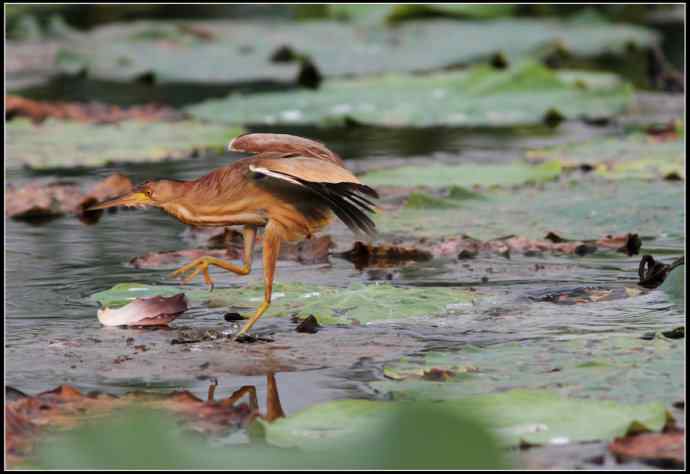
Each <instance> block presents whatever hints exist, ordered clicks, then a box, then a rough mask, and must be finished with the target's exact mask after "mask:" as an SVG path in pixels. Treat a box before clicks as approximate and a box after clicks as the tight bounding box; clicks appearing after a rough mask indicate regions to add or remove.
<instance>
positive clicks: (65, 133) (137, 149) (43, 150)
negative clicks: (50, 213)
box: [5, 119, 243, 169]
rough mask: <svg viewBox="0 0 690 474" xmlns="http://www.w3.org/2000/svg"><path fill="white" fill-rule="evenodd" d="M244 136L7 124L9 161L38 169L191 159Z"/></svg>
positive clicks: (208, 127)
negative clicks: (234, 138)
mask: <svg viewBox="0 0 690 474" xmlns="http://www.w3.org/2000/svg"><path fill="white" fill-rule="evenodd" d="M242 132H243V131H242V130H241V129H239V128H236V127H228V126H224V125H213V124H205V123H201V122H198V121H193V120H186V121H180V122H141V121H134V120H130V121H124V122H120V123H117V124H104V125H99V124H88V123H79V122H69V121H59V120H52V119H49V120H46V121H45V122H43V123H41V124H39V125H34V124H32V123H31V122H30V121H29V120H26V119H17V120H11V121H9V122H7V124H6V138H5V153H6V155H5V163H6V166H7V167H14V168H16V167H20V166H29V167H31V168H37V169H40V168H67V167H78V166H102V165H104V164H107V163H116V162H144V161H160V160H164V159H174V158H188V157H190V156H192V155H193V154H195V153H197V152H199V151H204V150H209V149H217V150H222V149H223V148H224V147H225V146H226V145H227V143H228V142H229V141H230V139H232V138H233V137H236V136H237V135H240V134H241V133H242Z"/></svg>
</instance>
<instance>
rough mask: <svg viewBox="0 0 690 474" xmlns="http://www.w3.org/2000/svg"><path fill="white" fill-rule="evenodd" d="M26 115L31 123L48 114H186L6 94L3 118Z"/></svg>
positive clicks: (100, 118)
mask: <svg viewBox="0 0 690 474" xmlns="http://www.w3.org/2000/svg"><path fill="white" fill-rule="evenodd" d="M14 117H27V118H30V119H31V120H32V121H33V122H34V123H40V122H43V121H44V120H46V119H47V118H55V119H61V120H76V121H78V122H92V123H116V122H121V121H123V120H143V121H146V122H164V121H165V122H171V121H176V120H182V119H184V118H185V114H183V113H182V112H179V111H177V110H175V109H173V108H171V107H167V106H164V105H158V104H144V105H136V106H131V107H127V108H122V107H119V106H117V105H110V104H103V103H100V102H89V103H79V102H43V101H37V100H31V99H25V98H23V97H18V96H13V95H8V96H5V118H6V119H7V120H11V119H12V118H14Z"/></svg>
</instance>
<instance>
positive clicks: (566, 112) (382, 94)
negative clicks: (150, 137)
mask: <svg viewBox="0 0 690 474" xmlns="http://www.w3.org/2000/svg"><path fill="white" fill-rule="evenodd" d="M574 77H577V78H579V82H578V80H573V78H574ZM631 99H632V89H631V88H630V86H629V85H627V84H625V83H623V82H621V81H620V80H618V79H617V78H616V76H614V75H611V74H603V73H600V74H595V73H586V74H584V73H583V74H579V73H574V72H568V73H561V72H555V71H552V70H550V69H548V68H546V67H544V66H542V65H540V64H537V63H531V62H527V63H521V64H518V65H516V66H514V67H510V68H508V69H505V70H497V69H493V68H491V67H490V66H486V65H481V66H475V67H472V68H470V69H468V70H465V71H459V72H458V71H454V72H443V73H435V74H429V75H424V76H400V75H387V76H381V77H372V78H366V79H360V80H338V81H327V82H325V83H324V84H323V85H322V86H321V87H320V88H319V89H318V90H316V91H307V90H302V91H291V92H273V93H260V94H252V95H246V96H245V95H239V94H235V95H230V96H228V97H227V98H225V99H217V100H209V101H206V102H204V103H202V104H199V105H194V106H191V107H189V108H187V110H188V112H190V113H191V114H192V116H194V117H197V118H200V119H204V120H209V121H221V122H225V123H237V124H267V125H276V124H282V125H323V126H326V125H338V124H343V123H345V122H348V121H355V122H358V123H363V124H367V125H376V126H386V127H433V126H439V125H444V126H455V127H472V126H517V125H534V124H541V123H542V122H543V121H544V120H545V118H546V117H547V116H553V115H554V114H559V116H562V117H565V118H580V117H611V116H615V115H616V114H618V113H620V112H622V111H623V110H624V109H625V108H626V106H627V105H628V103H629V102H630V100H631Z"/></svg>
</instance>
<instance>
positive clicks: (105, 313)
mask: <svg viewBox="0 0 690 474" xmlns="http://www.w3.org/2000/svg"><path fill="white" fill-rule="evenodd" d="M188 308H189V303H188V302H187V298H186V297H185V295H184V293H180V294H177V295H174V296H169V297H166V296H151V297H148V298H137V299H136V300H134V301H132V302H131V303H129V304H128V305H126V306H123V307H121V308H117V309H110V308H103V309H99V310H98V320H99V321H100V322H101V324H103V325H104V326H167V325H168V324H169V323H170V322H171V321H173V320H174V319H176V318H177V317H178V316H179V315H181V314H182V313H184V312H185V311H187V309H188Z"/></svg>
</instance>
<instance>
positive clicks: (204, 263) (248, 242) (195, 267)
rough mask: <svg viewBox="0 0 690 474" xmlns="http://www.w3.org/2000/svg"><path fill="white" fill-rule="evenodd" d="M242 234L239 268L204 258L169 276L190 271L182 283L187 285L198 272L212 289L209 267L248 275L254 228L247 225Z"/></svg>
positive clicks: (215, 259)
mask: <svg viewBox="0 0 690 474" xmlns="http://www.w3.org/2000/svg"><path fill="white" fill-rule="evenodd" d="M242 234H243V236H244V255H243V260H242V263H243V265H242V266H241V267H240V266H238V265H235V264H232V263H230V262H226V261H225V260H221V259H220V258H215V257H210V256H205V257H200V258H197V259H196V260H194V261H193V262H191V263H188V264H187V265H185V266H183V267H181V268H179V269H177V270H175V271H174V272H173V273H171V274H170V276H172V277H179V276H182V275H183V274H184V273H186V272H189V271H191V273H190V274H189V275H187V276H186V277H185V279H184V280H183V282H184V283H189V282H190V281H192V279H193V278H194V277H195V276H197V275H198V274H199V272H203V275H204V281H205V282H206V284H207V285H208V286H209V287H211V289H213V280H212V279H211V275H209V274H208V267H209V265H215V266H217V267H220V268H224V269H226V270H228V271H231V272H233V273H237V274H238V275H247V274H249V272H251V270H252V257H253V255H254V242H256V227H254V226H249V225H247V226H245V227H244V230H243V231H242Z"/></svg>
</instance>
